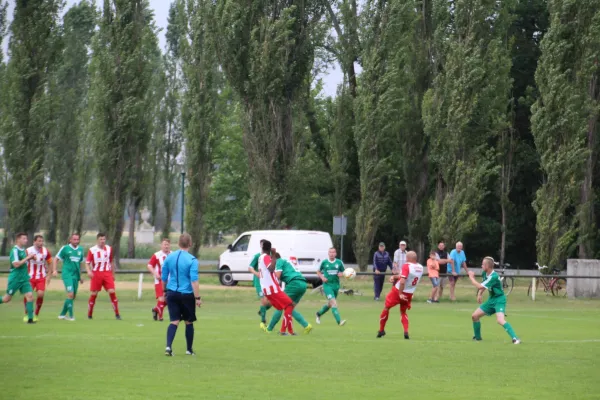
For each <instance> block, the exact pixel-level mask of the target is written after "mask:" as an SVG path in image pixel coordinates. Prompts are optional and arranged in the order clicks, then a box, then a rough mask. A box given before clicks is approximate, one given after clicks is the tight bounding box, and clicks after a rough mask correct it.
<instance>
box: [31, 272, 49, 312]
mask: <svg viewBox="0 0 600 400" xmlns="http://www.w3.org/2000/svg"><path fill="white" fill-rule="evenodd" d="M35 290H37V297H36V299H35V312H34V316H33V318H34V319H37V317H38V316H39V315H40V310H41V309H42V304H44V294H45V293H46V279H45V278H44V279H38V281H37V282H36V287H35Z"/></svg>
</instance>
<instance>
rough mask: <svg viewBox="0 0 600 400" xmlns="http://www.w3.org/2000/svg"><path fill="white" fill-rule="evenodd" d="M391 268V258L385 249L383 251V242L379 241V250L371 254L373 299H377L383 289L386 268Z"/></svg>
mask: <svg viewBox="0 0 600 400" xmlns="http://www.w3.org/2000/svg"><path fill="white" fill-rule="evenodd" d="M388 268H389V269H392V259H391V258H390V255H389V253H388V252H387V251H385V243H383V242H381V243H379V250H378V251H376V252H375V254H373V272H375V275H373V290H374V292H375V301H378V300H379V297H380V296H381V291H382V290H383V282H384V281H385V275H384V274H385V272H386V271H387V269H388Z"/></svg>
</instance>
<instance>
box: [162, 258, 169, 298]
mask: <svg viewBox="0 0 600 400" xmlns="http://www.w3.org/2000/svg"><path fill="white" fill-rule="evenodd" d="M170 269H171V263H170V262H169V257H167V259H166V260H165V262H164V263H163V265H162V270H161V276H160V280H161V281H162V285H163V290H164V292H165V293H167V283H168V280H169V270H170Z"/></svg>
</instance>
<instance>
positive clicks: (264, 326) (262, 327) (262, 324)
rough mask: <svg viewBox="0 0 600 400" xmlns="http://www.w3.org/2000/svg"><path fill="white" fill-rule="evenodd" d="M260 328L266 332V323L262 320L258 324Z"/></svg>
mask: <svg viewBox="0 0 600 400" xmlns="http://www.w3.org/2000/svg"><path fill="white" fill-rule="evenodd" d="M259 327H260V329H262V330H263V331H265V332H267V324H265V323H264V322H261V323H260V325H259Z"/></svg>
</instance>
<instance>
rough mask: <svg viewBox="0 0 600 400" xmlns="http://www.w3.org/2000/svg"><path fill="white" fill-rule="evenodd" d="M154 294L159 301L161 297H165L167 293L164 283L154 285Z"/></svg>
mask: <svg viewBox="0 0 600 400" xmlns="http://www.w3.org/2000/svg"><path fill="white" fill-rule="evenodd" d="M154 293H156V298H157V299H158V298H159V297H164V296H165V291H164V289H163V284H162V282H158V283H155V284H154Z"/></svg>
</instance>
